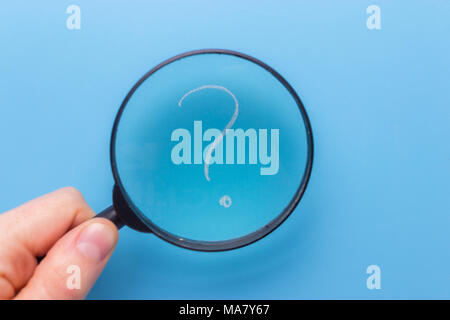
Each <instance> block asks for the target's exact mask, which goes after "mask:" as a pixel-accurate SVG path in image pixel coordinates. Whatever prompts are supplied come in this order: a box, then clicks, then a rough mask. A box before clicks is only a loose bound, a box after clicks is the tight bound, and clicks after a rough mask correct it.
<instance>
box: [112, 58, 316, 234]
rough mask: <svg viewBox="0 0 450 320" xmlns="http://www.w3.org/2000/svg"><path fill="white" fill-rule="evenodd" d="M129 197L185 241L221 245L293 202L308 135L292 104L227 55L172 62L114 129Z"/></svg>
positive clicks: (252, 68)
mask: <svg viewBox="0 0 450 320" xmlns="http://www.w3.org/2000/svg"><path fill="white" fill-rule="evenodd" d="M116 129H117V131H116V139H115V161H116V168H117V175H118V177H119V179H120V183H121V187H122V190H123V192H124V193H125V194H126V195H127V197H128V198H129V200H130V201H131V202H132V204H133V205H134V206H135V207H136V208H138V209H139V211H140V212H141V213H142V214H144V215H145V216H146V217H147V218H148V219H149V220H150V221H151V222H152V223H153V224H155V225H156V226H157V227H158V228H161V229H163V230H165V231H167V232H169V233H172V234H174V235H176V236H177V237H179V238H184V239H192V240H199V241H223V240H229V239H233V238H237V237H241V236H244V235H246V234H249V233H251V232H254V231H256V230H258V229H260V228H263V227H264V226H266V225H267V224H268V223H269V222H270V221H271V220H272V219H274V218H276V217H277V216H278V215H279V214H280V213H281V212H282V211H283V210H284V209H285V208H286V206H287V205H288V204H289V202H290V201H291V199H292V198H293V197H294V196H295V194H296V192H297V190H298V188H299V186H300V183H301V180H302V177H303V175H304V172H305V168H306V164H307V151H308V144H307V133H306V128H305V124H304V121H303V118H302V115H301V112H300V110H299V107H298V105H297V104H296V101H295V99H294V98H293V96H292V95H291V94H290V93H289V91H288V90H287V89H286V88H285V87H284V86H283V84H282V83H281V82H280V81H279V80H278V79H277V78H275V77H274V76H273V75H272V74H271V73H270V72H269V71H267V70H266V69H264V68H263V67H261V66H260V65H258V64H256V63H254V62H252V61H249V60H247V59H243V58H241V57H238V56H234V55H229V54H215V53H207V54H197V55H191V56H187V57H184V58H182V59H179V60H176V61H174V62H171V63H169V64H167V65H165V66H164V67H162V68H161V69H159V70H157V71H156V72H155V73H153V74H151V76H149V77H148V78H147V79H146V80H145V81H143V82H142V83H141V84H140V86H139V87H138V88H137V89H136V91H135V92H134V93H133V94H132V95H131V97H130V98H129V100H128V102H127V104H126V106H125V108H124V109H123V112H122V114H121V117H120V121H119V122H118V125H117V128H116Z"/></svg>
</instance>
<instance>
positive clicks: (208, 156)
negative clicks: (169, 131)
mask: <svg viewBox="0 0 450 320" xmlns="http://www.w3.org/2000/svg"><path fill="white" fill-rule="evenodd" d="M204 89H216V90H222V91H225V92H226V93H228V94H229V95H230V96H231V97H232V98H233V100H234V113H233V116H232V117H231V119H230V121H228V123H227V125H226V126H225V128H224V129H223V130H222V132H221V133H220V136H218V137H217V138H216V139H215V140H214V142H213V144H212V145H211V147H210V148H209V149H208V152H207V153H206V157H205V167H204V173H205V178H206V180H208V181H211V179H210V178H209V161H210V160H211V155H212V153H213V151H214V149H215V148H216V147H217V145H218V144H219V143H221V142H222V140H223V137H224V135H225V134H226V131H227V130H228V129H230V128H231V127H232V126H233V124H234V123H235V122H236V119H237V117H238V114H239V102H238V100H237V99H236V96H235V95H234V94H233V93H232V92H231V91H230V90H228V89H227V88H225V87H223V86H219V85H216V84H206V85H203V86H200V87H198V88H195V89H192V90H190V91H188V92H187V93H186V94H185V95H184V96H183V97H182V98H181V99H180V101H178V106H179V107H181V105H182V103H183V100H184V99H186V97H188V96H189V95H191V94H192V93H194V92H198V91H200V90H204ZM219 204H220V205H222V206H224V207H225V208H228V207H230V206H231V198H230V197H229V196H223V197H222V198H221V199H220V201H219Z"/></svg>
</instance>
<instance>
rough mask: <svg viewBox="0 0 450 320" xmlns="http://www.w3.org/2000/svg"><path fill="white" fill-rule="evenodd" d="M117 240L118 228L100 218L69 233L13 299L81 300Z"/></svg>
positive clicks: (106, 260)
mask: <svg viewBox="0 0 450 320" xmlns="http://www.w3.org/2000/svg"><path fill="white" fill-rule="evenodd" d="M117 240H118V232H117V228H116V227H115V226H114V224H113V223H111V222H110V221H108V220H106V219H103V218H95V219H91V220H88V221H86V222H84V223H83V224H81V225H79V226H78V227H76V228H74V229H72V230H71V231H69V232H68V233H67V234H65V235H64V236H63V237H62V238H61V239H60V240H58V242H57V243H56V244H55V245H54V246H53V247H52V248H51V249H50V251H49V252H48V253H47V255H46V257H45V258H44V259H43V260H42V261H41V263H39V265H38V266H37V268H36V270H35V272H34V275H33V276H32V277H31V279H30V280H29V282H28V283H27V285H26V286H25V287H24V288H23V289H22V290H21V291H20V292H19V293H18V295H17V296H16V299H27V300H30V299H58V300H62V299H83V298H84V297H85V296H86V295H87V293H88V292H89V290H90V289H91V287H92V286H93V284H94V283H95V281H96V280H97V278H98V276H99V275H100V273H101V272H102V270H103V268H104V267H105V265H106V263H107V262H108V260H109V258H110V256H111V254H112V251H113V249H114V247H115V245H116V243H117Z"/></svg>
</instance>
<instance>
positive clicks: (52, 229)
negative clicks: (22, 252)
mask: <svg viewBox="0 0 450 320" xmlns="http://www.w3.org/2000/svg"><path fill="white" fill-rule="evenodd" d="M93 216H94V212H93V211H92V209H91V208H90V207H89V206H88V204H87V203H86V201H85V200H84V198H83V196H82V195H81V193H80V192H79V191H78V190H76V189H74V188H72V187H67V188H62V189H59V190H56V191H54V192H52V193H49V194H47V195H44V196H42V197H39V198H36V199H34V200H32V201H30V202H27V203H25V204H23V205H21V206H19V207H17V208H15V209H13V210H11V211H8V212H6V213H4V214H2V215H1V216H0V237H1V239H2V240H6V241H8V240H9V241H18V242H20V243H21V244H23V245H24V246H25V247H26V248H27V249H29V250H30V251H31V253H33V254H34V255H35V256H43V255H45V253H46V252H47V251H48V250H49V249H50V248H51V247H52V246H53V244H54V243H55V242H56V241H57V240H58V239H59V238H61V236H62V235H63V234H65V233H66V232H67V231H68V230H69V229H71V228H72V227H74V226H77V225H78V224H80V223H81V222H83V221H86V220H87V219H89V218H91V217H93Z"/></svg>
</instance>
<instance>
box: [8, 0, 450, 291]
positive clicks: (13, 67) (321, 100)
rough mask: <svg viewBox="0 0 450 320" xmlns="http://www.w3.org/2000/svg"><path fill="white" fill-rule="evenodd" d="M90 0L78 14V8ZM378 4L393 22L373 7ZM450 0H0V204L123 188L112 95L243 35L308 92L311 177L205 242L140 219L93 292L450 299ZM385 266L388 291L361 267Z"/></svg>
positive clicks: (240, 46)
mask: <svg viewBox="0 0 450 320" xmlns="http://www.w3.org/2000/svg"><path fill="white" fill-rule="evenodd" d="M70 4H76V5H79V6H80V7H81V30H68V29H67V28H66V19H67V17H68V14H66V8H67V6H68V5H70ZM371 4H376V5H379V6H380V8H381V19H382V21H381V23H382V29H381V30H373V31H370V30H368V29H367V27H366V19H367V17H368V15H367V14H366V8H367V7H368V6H369V5H371ZM449 34H450V2H449V1H444V0H441V1H439V0H433V1H425V0H423V1H381V0H376V1H362V0H361V1H340V2H338V1H331V0H330V1H273V0H272V1H263V0H259V1H249V0H246V1H239V2H238V1H234V2H231V1H196V0H190V1H181V0H180V1H151V2H150V1H127V2H124V1H121V2H119V1H114V2H113V1H100V0H97V1H87V0H83V1H81V0H76V1H75V0H74V1H56V0H55V1H11V2H5V1H4V2H2V3H1V4H0V43H1V49H0V97H1V106H0V143H1V149H2V152H1V157H0V210H1V211H4V210H7V209H10V208H12V207H14V206H17V205H19V204H20V203H22V202H24V201H26V200H29V199H31V198H33V197H36V196H39V195H41V194H43V193H46V192H49V191H52V190H54V189H56V188H59V187H62V186H66V185H72V186H75V187H76V188H78V189H79V190H81V191H82V193H83V194H84V196H85V198H86V200H87V201H88V202H89V204H90V205H91V206H92V207H93V208H94V210H96V211H100V210H101V209H103V208H104V207H106V206H108V205H109V204H110V202H111V188H112V185H113V179H112V174H111V171H110V167H109V158H108V157H109V153H108V152H109V150H108V147H109V137H110V131H111V127H112V123H113V119H114V116H115V114H116V111H117V109H118V107H119V105H120V103H121V102H122V99H123V98H124V97H125V95H126V94H127V92H128V90H129V89H130V88H131V87H132V85H133V84H134V83H135V82H136V81H137V80H138V79H139V78H140V77H141V76H142V75H143V74H144V73H145V72H146V71H147V70H149V69H150V68H151V67H153V66H154V65H156V64H157V63H159V62H161V61H162V60H164V59H166V58H168V57H171V56H173V55H175V54H178V53H180V52H184V51H188V50H192V49H198V48H208V47H219V48H227V49H233V50H238V51H242V52H245V53H247V54H249V55H252V56H255V57H257V58H259V59H261V60H262V61H264V62H266V63H268V64H269V65H271V66H272V67H273V68H275V69H276V70H277V71H278V72H280V73H281V74H282V75H283V76H284V77H285V78H286V79H287V80H288V81H289V82H290V83H291V84H292V86H293V87H294V88H295V89H296V90H297V92H298V93H299V95H300V96H301V98H302V100H303V102H304V104H305V106H306V108H307V110H308V113H309V116H310V118H311V123H312V126H313V131H314V138H315V146H316V153H315V162H314V168H313V172H312V176H311V181H310V184H309V187H308V189H307V191H306V193H305V196H304V198H303V200H302V201H301V203H300V205H299V207H298V208H297V209H296V210H295V212H294V214H293V215H292V216H291V217H290V218H289V219H288V220H287V221H286V222H285V223H284V224H283V225H282V226H281V227H280V228H279V229H277V230H276V231H275V232H274V233H272V234H271V235H270V236H268V237H266V238H265V239H263V240H261V241H259V242H257V243H255V244H253V245H251V246H249V247H246V248H242V249H239V250H235V251H230V252H224V253H199V252H192V251H188V250H184V249H180V248H177V247H174V246H172V245H170V244H167V243H165V242H163V241H161V240H160V239H157V238H156V237H153V236H149V235H146V234H140V233H138V232H134V231H132V230H130V229H124V230H122V231H121V233H120V236H121V239H120V241H119V244H118V247H117V250H116V252H115V254H114V255H113V257H112V259H111V262H110V263H109V265H108V266H107V268H106V269H105V272H104V273H103V274H102V276H101V277H100V279H99V281H98V282H97V284H96V285H95V287H94V289H93V290H92V292H91V293H90V296H89V297H90V298H150V299H152V298H156V299H165V298H176V299H177V298H190V299H196V298H217V299H221V298H223V299H232V298H236V299H240V298H246V299H250V298H254V299H258V298H273V299H278V298H287V299H291V298H297V299H298V298H343V299H346V298H369V299H372V298H373V299H379V298H386V299H388V298H447V299H448V298H450V293H449V291H450V289H449V288H450V268H449V264H450V250H449V243H450V241H449V240H450V232H449V230H450V228H449V227H450V216H449V212H450V203H449V191H450V182H449V181H450V180H449V172H450V153H449V139H450V125H449V124H450V109H449V108H450V79H449V77H450V41H449ZM371 264H376V265H379V266H380V267H381V286H382V289H381V290H368V289H367V287H366V278H367V276H368V275H367V274H366V268H367V267H368V266H369V265H371Z"/></svg>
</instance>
